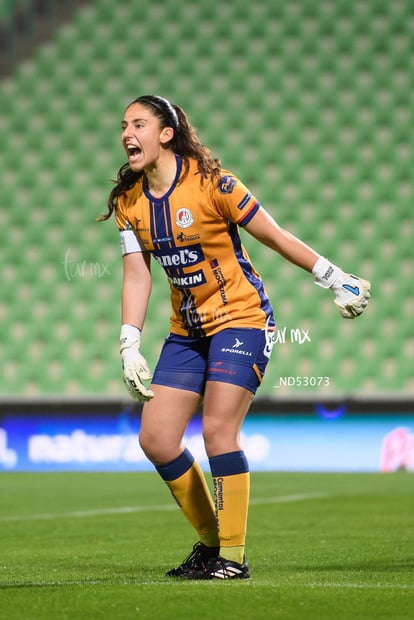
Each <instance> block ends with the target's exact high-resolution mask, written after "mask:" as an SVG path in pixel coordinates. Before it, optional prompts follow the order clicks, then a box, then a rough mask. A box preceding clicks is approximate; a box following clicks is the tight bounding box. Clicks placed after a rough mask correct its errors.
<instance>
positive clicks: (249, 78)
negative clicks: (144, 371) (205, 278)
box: [0, 0, 414, 396]
mask: <svg viewBox="0 0 414 620" xmlns="http://www.w3.org/2000/svg"><path fill="white" fill-rule="evenodd" d="M5 7H6V3H5V2H2V3H1V4H0V10H1V13H0V17H1V19H2V24H3V25H4V24H5V23H6V21H7V20H6V19H5V17H7V7H6V8H5ZM413 28H414V13H413V10H412V3H411V2H410V0H393V2H389V1H388V0H377V1H376V2H369V1H368V0H360V1H358V2H348V1H345V0H322V1H313V0H291V1H290V2H281V1H280V2H279V1H273V0H272V1H271V0H257V1H256V2H255V3H245V2H244V1H243V0H234V1H233V2H230V3H224V4H223V3H219V2H218V1H217V0H208V1H207V0H203V1H201V2H198V3H191V4H189V3H186V2H183V1H180V0H164V1H163V2H152V3H130V2H127V1H126V0H123V1H119V2H116V3H114V2H113V1H112V0H94V1H91V2H89V3H88V4H86V5H85V6H83V7H81V8H79V9H78V10H77V11H76V12H75V13H74V14H73V15H72V19H71V21H69V22H67V23H65V24H63V25H62V26H61V27H59V28H57V29H56V30H55V31H54V34H53V35H52V36H51V37H50V38H49V40H48V41H45V42H43V43H41V44H39V45H38V46H37V47H36V48H35V50H34V51H33V52H32V54H31V57H30V58H28V59H26V60H24V61H22V62H20V63H19V64H18V65H17V66H16V68H15V69H14V71H13V72H12V73H11V74H10V75H8V76H6V77H3V78H2V80H1V82H0V107H1V115H0V131H1V135H2V143H3V148H2V149H1V154H0V161H1V184H2V196H1V209H0V223H1V226H0V238H1V243H0V257H1V265H2V268H1V273H2V276H1V293H0V320H1V332H2V338H1V342H0V365H1V368H2V373H1V378H0V394H2V395H17V396H20V395H23V396H33V395H42V394H46V395H47V394H49V395H64V396H66V395H67V396H76V395H85V394H91V395H118V394H123V393H124V392H123V391H124V387H123V385H122V380H121V373H120V368H119V355H118V334H119V300H120V287H121V258H120V253H119V242H118V234H117V231H116V229H115V225H114V223H113V222H112V223H97V222H96V217H97V216H98V215H99V214H100V213H101V212H103V211H104V210H105V202H106V197H107V194H108V192H109V190H110V188H111V179H112V178H114V176H115V174H116V171H117V169H118V168H119V166H120V165H121V164H122V163H123V156H122V152H121V148H120V146H119V140H118V132H119V124H120V119H121V115H122V113H123V108H124V106H125V105H126V104H127V103H128V102H129V101H130V100H131V99H133V98H134V97H135V96H137V95H139V94H143V93H149V92H154V93H158V94H163V95H164V96H167V97H168V98H170V99H171V100H172V101H174V102H176V103H178V104H180V105H182V106H183V107H184V108H185V109H186V110H187V112H188V113H189V116H190V119H191V120H192V122H193V124H194V125H195V126H196V127H197V128H198V130H199V132H200V135H201V137H202V139H203V141H204V142H205V143H206V144H208V145H209V146H210V147H211V148H212V150H213V151H214V153H215V154H216V155H217V156H218V157H220V158H221V159H222V161H223V162H224V164H225V166H226V167H227V168H230V169H232V170H233V171H234V172H235V173H237V174H238V175H239V176H240V177H241V178H242V179H243V180H244V181H245V183H246V184H247V185H249V187H250V188H251V189H252V191H253V192H254V193H255V194H256V195H257V197H258V198H259V199H260V201H261V202H262V204H263V205H264V206H265V207H266V208H267V209H268V210H269V211H270V212H271V213H272V214H273V216H274V217H275V218H276V219H277V220H278V221H279V223H280V224H281V225H282V226H284V227H286V228H288V229H289V230H291V231H292V232H293V233H295V234H297V235H298V236H300V237H301V238H302V239H303V240H304V241H307V242H308V243H309V244H310V245H312V246H313V247H315V249H317V250H318V251H319V252H321V253H322V254H324V255H326V256H329V257H330V259H331V260H333V261H334V262H336V263H337V264H339V265H341V266H342V267H343V268H344V269H346V270H348V271H351V272H352V271H355V272H356V273H358V274H361V275H363V276H364V277H367V278H369V279H371V280H372V291H373V299H372V302H371V305H370V307H369V309H368V311H367V313H366V315H365V316H364V317H362V318H361V319H359V320H357V321H349V322H347V321H343V320H341V319H340V317H339V314H338V313H337V312H336V310H335V307H334V305H333V303H332V298H331V295H330V293H329V292H326V291H322V290H320V289H319V288H318V287H316V286H314V284H313V283H312V279H311V278H309V276H308V275H307V274H305V273H304V272H301V271H300V270H298V269H297V268H295V267H293V266H291V265H290V264H288V263H286V262H284V261H283V260H282V259H280V258H279V257H277V256H276V255H273V254H272V253H271V252H270V251H269V250H268V249H266V248H264V247H261V246H258V244H257V243H256V242H254V241H253V240H251V239H249V238H248V236H247V235H243V239H244V242H245V245H246V247H247V249H248V252H249V254H250V255H251V257H252V258H253V260H254V261H255V263H256V265H257V268H258V270H259V271H260V272H261V273H262V275H263V277H264V280H265V282H266V286H267V289H268V292H269V294H270V296H271V298H272V300H273V303H274V306H275V310H276V316H277V321H278V327H279V331H278V341H277V343H276V346H275V350H274V354H273V359H272V363H271V366H270V369H269V371H268V375H267V376H266V378H265V380H264V384H263V386H262V389H261V394H262V395H264V394H267V395H270V396H277V395H279V394H281V393H284V394H286V393H288V394H293V393H303V390H304V389H305V388H304V387H303V386H301V387H299V386H297V385H296V386H295V387H283V385H282V386H280V385H279V383H280V381H279V380H280V378H281V377H287V376H291V377H315V378H318V377H327V378H328V385H326V386H324V387H323V389H324V390H325V392H324V393H326V394H341V395H342V394H345V395H355V394H357V395H361V394H362V395H363V394H378V393H383V392H387V393H388V392H389V393H393V394H401V393H402V394H404V393H405V394H408V393H410V392H411V393H412V392H413V389H414V378H413V375H412V371H411V369H412V367H413V361H414V360H413V356H414V335H413V331H412V317H413V314H414V294H413V287H412V282H413V275H414V274H413V260H412V256H413V254H412V238H413V219H412V216H411V208H412V198H413V197H412V183H411V174H412V170H413V164H414V152H413V144H412V140H410V128H411V127H412V125H413V109H414V106H413V101H412V93H413V92H414V89H413V86H414V84H413V81H414V74H413V72H412V68H411V66H410V62H411V58H412V40H413ZM154 279H155V286H154V293H153V297H152V300H151V305H150V309H149V320H148V322H147V325H146V327H145V331H144V345H143V349H144V351H145V354H146V355H147V357H148V359H149V361H150V363H151V364H153V363H154V362H155V360H156V357H157V353H158V351H159V348H160V346H161V342H162V339H163V338H164V337H165V335H166V333H167V329H168V316H169V304H168V287H167V284H166V282H165V281H164V279H163V277H162V274H161V271H160V270H159V269H158V266H157V265H155V266H154ZM305 334H307V337H305ZM302 339H303V341H302ZM309 387H310V389H314V388H313V387H312V386H309ZM320 389H322V388H320Z"/></svg>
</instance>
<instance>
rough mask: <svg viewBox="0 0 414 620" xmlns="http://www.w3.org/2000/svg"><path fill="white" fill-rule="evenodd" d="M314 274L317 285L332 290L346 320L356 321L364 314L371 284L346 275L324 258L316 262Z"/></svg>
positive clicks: (348, 274) (321, 257)
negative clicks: (355, 319)
mask: <svg viewBox="0 0 414 620" xmlns="http://www.w3.org/2000/svg"><path fill="white" fill-rule="evenodd" d="M312 273H313V275H314V276H315V283H316V284H318V285H319V286H322V288H330V289H331V290H332V292H333V293H334V295H335V303H336V305H337V306H338V310H339V312H340V313H341V315H342V316H343V317H344V319H354V318H355V317H357V316H359V315H360V314H362V313H363V312H364V310H365V308H366V307H367V305H368V300H369V298H370V289H371V282H369V281H368V280H363V279H362V278H357V276H353V275H351V274H350V273H344V272H343V271H342V269H339V267H336V266H335V265H333V264H332V263H331V262H330V261H329V260H327V259H326V258H324V257H323V256H320V257H319V258H318V260H317V261H316V263H315V265H314V267H313V269H312Z"/></svg>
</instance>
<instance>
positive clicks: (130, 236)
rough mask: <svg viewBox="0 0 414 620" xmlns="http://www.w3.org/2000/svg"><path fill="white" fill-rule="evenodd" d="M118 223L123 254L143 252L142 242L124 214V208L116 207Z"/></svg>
mask: <svg viewBox="0 0 414 620" xmlns="http://www.w3.org/2000/svg"><path fill="white" fill-rule="evenodd" d="M116 224H117V226H118V230H119V235H120V241H121V252H122V256H125V255H126V254H133V253H134V252H143V251H144V250H143V249H142V247H141V244H140V242H139V240H138V238H137V236H136V234H135V231H134V229H133V228H132V226H131V224H130V223H129V221H128V220H127V219H126V217H125V216H124V214H123V212H122V209H120V208H118V207H117V209H116Z"/></svg>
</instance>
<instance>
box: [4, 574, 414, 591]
mask: <svg viewBox="0 0 414 620" xmlns="http://www.w3.org/2000/svg"><path fill="white" fill-rule="evenodd" d="M204 583H205V584H206V586H207V587H208V585H209V584H210V585H211V587H214V586H217V585H218V584H219V583H222V582H221V580H213V581H209V582H203V584H204ZM233 584H234V586H235V587H237V586H239V587H243V588H255V589H257V588H268V587H271V588H272V589H280V590H283V589H290V588H291V587H292V584H291V583H289V584H280V583H277V582H276V581H269V580H268V579H264V580H262V579H260V578H255V577H254V576H253V579H251V580H248V581H247V580H246V581H240V580H236V581H234V582H233ZM15 585H18V586H19V587H25V588H45V587H50V588H56V587H67V586H101V585H104V586H106V585H121V586H124V587H131V586H133V587H134V588H136V587H137V586H156V587H157V588H159V587H160V586H167V587H168V589H170V588H171V586H177V587H178V586H182V585H183V582H182V581H181V580H180V579H177V580H175V579H163V580H156V579H151V580H147V581H138V580H137V581H129V582H125V581H116V580H113V581H108V580H106V579H91V580H88V579H85V580H70V579H68V580H67V581H41V582H36V581H31V582H19V583H14V582H9V583H8V582H6V581H2V582H0V587H2V588H5V589H7V588H13V587H14V586H15ZM197 585H200V582H199V581H197V580H194V581H191V580H186V581H185V587H186V588H191V587H195V586H197ZM219 587H220V586H219ZM301 587H302V588H303V589H310V590H313V589H315V588H319V589H323V588H331V589H337V590H347V589H355V590H414V585H411V584H402V583H350V582H342V583H302V584H301Z"/></svg>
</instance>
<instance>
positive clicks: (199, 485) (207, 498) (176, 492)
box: [156, 449, 218, 547]
mask: <svg viewBox="0 0 414 620" xmlns="http://www.w3.org/2000/svg"><path fill="white" fill-rule="evenodd" d="M156 470H157V471H158V473H159V474H160V476H161V478H162V479H163V480H164V481H165V482H166V484H167V485H168V487H169V489H170V491H171V493H172V495H173V497H174V499H175V500H176V502H177V504H178V505H179V507H180V508H181V510H182V512H183V513H184V515H185V516H186V518H187V519H188V521H189V522H190V524H191V525H192V526H193V528H194V529H195V530H196V532H197V533H198V535H199V537H200V540H201V542H203V543H204V544H205V545H207V546H208V547H215V546H218V537H217V524H216V517H215V510H214V503H213V500H212V498H211V495H210V491H209V488H208V486H207V482H206V479H205V476H204V474H203V472H202V470H201V467H200V465H199V464H198V463H197V461H195V459H194V457H193V455H192V454H191V452H190V451H189V450H187V449H185V450H184V451H183V452H182V453H181V454H180V456H178V457H177V458H176V459H174V460H173V461H171V462H170V463H166V464H165V465H159V466H157V467H156Z"/></svg>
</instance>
